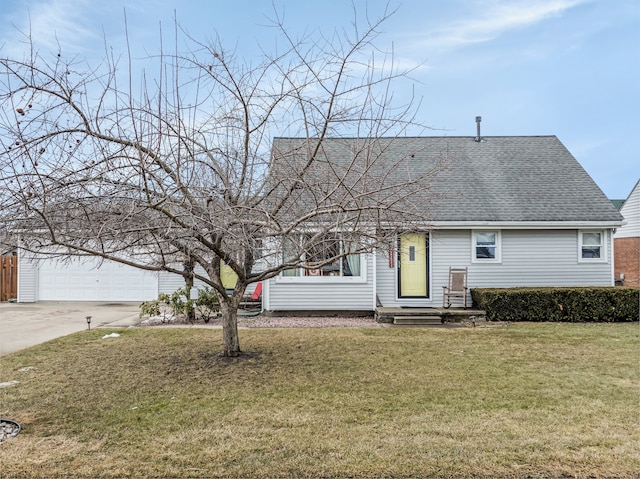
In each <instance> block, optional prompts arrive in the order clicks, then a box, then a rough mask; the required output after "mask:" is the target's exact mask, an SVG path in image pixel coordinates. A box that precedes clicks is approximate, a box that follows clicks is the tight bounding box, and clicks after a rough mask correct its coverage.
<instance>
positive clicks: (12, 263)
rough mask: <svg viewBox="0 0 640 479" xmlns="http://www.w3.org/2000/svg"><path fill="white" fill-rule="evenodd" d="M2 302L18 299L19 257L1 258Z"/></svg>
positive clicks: (0, 290) (0, 293)
mask: <svg viewBox="0 0 640 479" xmlns="http://www.w3.org/2000/svg"><path fill="white" fill-rule="evenodd" d="M0 266H1V268H0V301H9V300H10V299H17V298H18V257H17V256H0Z"/></svg>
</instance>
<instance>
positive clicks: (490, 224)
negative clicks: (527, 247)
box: [430, 221, 624, 230]
mask: <svg viewBox="0 0 640 479" xmlns="http://www.w3.org/2000/svg"><path fill="white" fill-rule="evenodd" d="M623 224H624V221H432V222H430V226H431V228H433V229H452V230H455V229H465V230H466V229H483V228H486V229H489V228H494V229H505V230H508V229H511V230H516V229H529V230H566V229H613V228H619V227H620V226H622V225H623Z"/></svg>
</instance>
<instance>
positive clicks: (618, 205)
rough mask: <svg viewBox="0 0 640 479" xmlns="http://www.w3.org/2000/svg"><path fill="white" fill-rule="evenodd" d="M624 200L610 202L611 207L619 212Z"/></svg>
mask: <svg viewBox="0 0 640 479" xmlns="http://www.w3.org/2000/svg"><path fill="white" fill-rule="evenodd" d="M625 201H626V200H611V203H613V206H615V207H616V209H617V210H618V211H620V209H621V208H622V206H623V205H624V202H625Z"/></svg>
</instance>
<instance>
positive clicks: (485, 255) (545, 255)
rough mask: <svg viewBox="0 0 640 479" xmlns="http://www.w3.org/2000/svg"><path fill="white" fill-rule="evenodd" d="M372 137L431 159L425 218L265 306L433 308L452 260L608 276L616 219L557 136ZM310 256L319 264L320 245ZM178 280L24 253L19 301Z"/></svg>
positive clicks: (590, 282)
mask: <svg viewBox="0 0 640 479" xmlns="http://www.w3.org/2000/svg"><path fill="white" fill-rule="evenodd" d="M303 141H304V140H303V139H299V138H276V139H275V140H274V144H273V148H274V150H281V151H284V150H291V149H292V148H294V149H295V147H296V145H300V144H301V142H303ZM356 141H357V140H356V139H349V138H347V139H345V138H333V139H332V138H330V139H326V140H324V142H323V152H324V153H323V154H324V155H325V156H326V160H327V162H329V163H331V162H335V163H336V164H337V163H340V162H344V161H349V158H353V151H354V144H355V142H356ZM376 142H377V143H379V144H380V145H382V146H383V147H382V148H381V150H380V151H382V152H383V153H382V155H383V159H384V155H386V158H388V159H389V161H395V160H396V159H398V158H401V159H402V162H406V165H402V166H403V169H404V170H406V171H418V172H419V171H423V170H426V169H433V168H436V169H437V168H438V167H441V171H439V173H438V174H437V175H436V176H435V177H434V181H433V184H432V185H431V187H430V188H429V190H428V191H416V192H415V193H414V194H412V203H414V205H415V207H416V208H417V209H418V210H419V211H424V218H423V221H417V222H416V221H414V222H412V223H411V224H410V225H407V227H406V229H404V230H402V231H401V232H400V233H399V234H398V235H397V237H396V238H395V239H393V240H391V241H389V242H388V244H386V245H384V247H381V248H378V249H376V250H375V251H374V252H370V253H363V254H352V255H348V256H347V257H346V258H344V260H342V261H337V262H335V263H334V264H325V265H324V266H323V267H322V268H317V269H313V268H310V269H303V268H299V269H290V270H287V271H284V272H283V273H281V274H279V275H278V276H276V277H273V278H271V279H269V280H266V281H264V282H263V292H262V299H263V309H265V310H266V311H270V312H287V311H308V310H313V311H350V312H371V311H374V310H375V309H376V307H377V306H380V305H382V306H397V307H432V306H440V305H442V291H443V288H442V286H444V285H446V284H447V280H448V271H449V268H450V267H462V268H465V267H466V268H467V269H468V286H469V287H470V288H474V287H476V288H477V287H516V286H609V285H613V284H614V269H613V232H614V231H615V230H616V228H620V227H621V226H622V224H623V217H622V215H621V214H620V213H619V212H618V211H617V209H616V208H615V207H614V206H613V204H612V203H611V202H610V201H609V200H608V199H607V198H606V196H605V195H604V194H603V193H602V191H601V190H600V189H599V188H598V186H597V185H596V184H595V183H594V181H593V180H592V179H591V178H590V177H589V175H588V174H587V173H586V171H585V170H584V169H583V168H582V167H581V166H580V164H579V163H578V162H577V161H576V159H575V158H574V157H573V156H572V155H571V153H570V152H569V151H568V150H567V149H566V148H565V146H564V145H563V144H562V143H561V142H560V141H559V140H558V138H556V137H555V136H513V137H500V136H495V137H494V136H491V137H482V138H481V137H480V135H478V136H477V137H473V136H466V137H403V138H380V139H377V140H376ZM443 158H445V159H446V161H444V162H443ZM404 166H406V168H404ZM340 241H341V240H340V238H339V237H338V236H336V238H335V244H333V245H328V244H325V248H327V251H329V250H331V249H335V250H338V249H339V248H341V247H343V246H344V245H343V244H341V243H340ZM283 254H284V252H283ZM309 254H310V255H318V258H315V259H316V260H319V263H321V262H322V259H323V258H322V257H321V256H322V254H324V253H323V251H320V250H319V251H315V252H310V253H309ZM311 259H313V258H311ZM182 285H183V283H182V281H181V278H180V277H179V276H177V275H170V274H168V273H155V272H147V271H141V270H135V269H133V268H130V267H127V266H124V265H119V264H115V263H109V262H102V263H100V262H99V261H97V260H90V261H88V262H86V261H85V262H72V263H69V262H67V263H57V262H55V261H52V260H47V259H34V258H29V257H27V256H25V255H23V256H21V260H20V272H19V285H18V300H19V301H23V302H24V301H36V300H46V299H50V300H94V301H125V300H129V301H142V300H147V299H153V298H155V297H157V295H158V293H160V292H172V291H174V290H175V289H177V288H179V287H181V286H182ZM468 302H469V304H470V303H471V301H470V298H469V300H468Z"/></svg>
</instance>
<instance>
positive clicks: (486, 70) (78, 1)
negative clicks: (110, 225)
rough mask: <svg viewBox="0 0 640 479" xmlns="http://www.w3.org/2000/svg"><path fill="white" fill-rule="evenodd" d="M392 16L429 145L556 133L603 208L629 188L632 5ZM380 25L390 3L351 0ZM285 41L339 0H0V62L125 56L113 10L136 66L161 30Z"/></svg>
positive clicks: (387, 40)
mask: <svg viewBox="0 0 640 479" xmlns="http://www.w3.org/2000/svg"><path fill="white" fill-rule="evenodd" d="M388 3H389V5H390V6H391V8H395V7H398V11H397V12H396V13H395V14H394V15H393V16H392V17H391V18H390V19H389V21H388V22H386V23H385V25H384V32H383V34H382V36H381V37H380V38H379V41H378V44H379V45H381V46H383V47H387V48H391V46H393V50H394V52H395V58H396V60H397V61H398V62H399V63H401V64H403V65H404V64H406V65H410V66H417V69H416V70H415V72H414V73H413V75H412V77H413V79H414V80H415V85H414V87H415V92H416V95H417V96H418V97H420V98H422V106H421V108H420V112H419V119H420V121H421V122H423V123H426V124H428V125H430V126H431V127H432V128H434V129H435V130H434V131H433V134H434V135H450V136H458V135H470V136H472V135H475V133H476V124H475V117H476V116H477V115H481V116H482V134H483V135H487V136H491V135H556V136H558V138H559V139H560V140H561V141H562V142H563V143H564V144H565V145H566V146H567V148H568V149H569V150H570V151H571V152H572V153H573V155H574V156H575V157H576V158H577V159H578V161H579V162H580V163H581V164H582V166H583V167H584V168H585V169H586V170H587V172H588V173H589V174H590V175H591V176H592V177H593V179H594V180H595V182H596V183H597V184H598V186H600V188H601V189H602V190H603V191H604V193H605V194H606V195H607V196H608V197H610V198H619V199H622V198H626V197H627V196H628V194H629V193H630V191H631V188H632V187H633V186H634V184H635V183H636V181H637V180H638V178H639V177H640V154H639V153H638V152H639V151H640V148H639V147H638V146H637V145H636V144H635V141H638V139H640V119H639V115H640V88H639V87H638V85H639V84H640V80H639V78H640V2H639V1H638V0H446V1H444V0H390V1H389V2H388ZM354 4H355V6H356V8H357V10H358V11H359V12H360V13H364V12H365V10H366V9H368V11H369V12H372V13H373V14H380V13H381V12H382V11H383V9H384V7H385V6H386V5H387V0H369V1H365V0H360V1H358V0H356V1H355V2H354ZM274 6H275V8H276V9H277V10H278V11H279V12H281V13H283V14H284V20H285V24H286V25H288V27H289V30H290V31H291V32H293V33H301V32H302V31H304V30H314V29H321V30H323V31H326V32H332V31H333V30H334V29H336V28H338V29H341V28H343V27H348V26H349V24H350V22H351V18H352V3H351V2H350V1H348V0H322V1H315V2H314V1H307V0H273V3H272V2H271V1H269V0H234V1H226V0H224V1H223V0H179V1H178V0H137V1H136V0H130V1H122V0H110V1H108V2H107V1H99V0H3V9H2V12H0V55H2V56H13V57H16V56H18V57H20V58H21V57H22V56H23V55H24V54H25V51H26V46H25V43H24V38H23V37H21V35H20V34H19V33H18V32H19V31H22V32H27V31H29V29H30V30H31V31H32V35H33V39H34V41H35V43H36V47H37V48H38V49H39V50H40V51H42V52H43V53H48V52H49V51H51V52H55V51H57V45H58V44H59V45H61V47H62V49H63V50H64V51H65V53H66V54H67V55H69V56H71V55H73V54H77V55H78V56H79V57H82V58H86V59H88V60H89V62H90V63H96V64H97V62H98V61H99V59H100V58H101V56H102V55H103V54H104V51H105V50H104V41H103V38H104V37H105V36H106V39H107V42H108V43H109V45H110V46H111V47H112V48H113V51H114V53H115V54H116V55H118V54H124V53H125V48H126V45H125V42H124V38H125V35H124V34H125V30H124V21H123V18H124V13H123V12H124V11H125V10H126V16H127V23H128V26H129V36H130V38H131V45H132V49H133V52H134V55H140V56H143V55H144V54H145V52H149V53H154V52H157V50H158V39H159V29H160V27H159V26H160V24H162V28H163V30H165V31H168V30H170V29H172V28H173V25H172V18H173V15H174V10H175V12H176V15H177V18H178V21H179V23H180V24H181V25H182V26H183V27H184V28H185V29H186V30H188V31H189V32H190V33H191V34H192V35H193V36H194V37H196V38H201V39H206V38H207V37H215V36H218V37H220V38H221V39H222V41H223V43H225V44H226V45H228V46H229V47H230V48H237V53H238V55H240V56H242V57H245V58H247V59H251V57H254V56H256V55H259V53H260V48H265V49H269V48H270V47H271V46H273V45H275V43H276V41H277V38H276V37H277V32H276V31H275V30H274V29H272V28H268V27H266V25H267V24H268V23H269V20H268V19H269V18H272V17H273V8H274Z"/></svg>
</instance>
